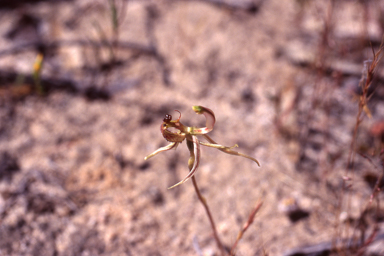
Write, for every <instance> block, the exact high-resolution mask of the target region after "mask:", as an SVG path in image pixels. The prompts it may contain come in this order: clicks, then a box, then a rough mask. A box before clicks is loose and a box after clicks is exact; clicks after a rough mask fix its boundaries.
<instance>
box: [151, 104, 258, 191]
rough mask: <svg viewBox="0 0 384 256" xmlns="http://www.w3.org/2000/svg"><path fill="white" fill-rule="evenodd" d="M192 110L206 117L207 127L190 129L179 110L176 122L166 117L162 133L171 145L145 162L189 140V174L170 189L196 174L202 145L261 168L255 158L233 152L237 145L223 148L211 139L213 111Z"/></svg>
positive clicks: (201, 108)
mask: <svg viewBox="0 0 384 256" xmlns="http://www.w3.org/2000/svg"><path fill="white" fill-rule="evenodd" d="M192 109H193V111H195V112H196V114H202V115H204V117H205V119H206V124H205V125H206V126H205V127H202V128H197V127H188V126H185V125H183V124H182V123H181V122H180V118H181V113H180V112H179V111H177V110H176V111H177V112H179V113H180V116H179V118H178V119H176V120H172V116H171V115H165V118H164V119H163V123H162V124H161V126H160V131H161V133H162V134H163V136H164V138H165V139H166V140H167V141H169V142H171V143H170V144H168V145H167V146H165V147H161V148H159V149H157V150H156V151H154V152H153V153H152V154H149V155H148V156H146V157H145V158H144V160H147V159H149V158H151V157H153V156H155V155H157V154H158V153H161V152H164V151H167V150H170V149H173V148H175V149H176V148H177V146H178V145H179V144H180V143H181V142H183V141H184V140H185V139H186V140H187V146H188V149H189V152H190V157H189V160H188V167H189V173H188V175H187V176H186V177H185V178H184V179H183V180H181V181H180V182H178V183H177V184H175V185H173V186H172V187H169V189H171V188H174V187H176V186H178V185H181V184H183V183H184V182H186V181H187V180H188V179H190V178H191V177H192V176H193V175H194V174H195V173H196V170H197V168H198V166H199V163H200V145H203V146H207V147H212V148H217V149H218V150H220V151H222V152H224V153H227V154H231V155H236V156H242V157H245V158H248V159H251V160H252V161H255V162H256V163H257V165H258V166H260V164H259V162H258V161H257V160H256V159H255V158H253V157H250V156H248V155H245V154H242V153H239V152H236V151H233V150H232V148H235V147H238V145H237V144H236V145H234V146H232V147H227V146H222V145H219V144H217V143H216V142H215V141H214V140H213V139H211V138H210V137H209V136H208V135H207V133H209V132H210V131H212V130H213V126H214V125H215V122H216V119H215V114H214V113H213V111H212V110H210V109H209V108H206V107H202V106H193V107H192ZM197 136H202V137H203V138H204V139H206V140H207V141H208V143H207V142H201V141H199V140H198V138H197Z"/></svg>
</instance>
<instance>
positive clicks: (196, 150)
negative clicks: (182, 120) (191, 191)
mask: <svg viewBox="0 0 384 256" xmlns="http://www.w3.org/2000/svg"><path fill="white" fill-rule="evenodd" d="M187 139H192V141H191V140H187V145H188V148H189V149H190V151H189V152H190V159H189V161H188V165H189V169H190V171H189V173H188V175H187V176H186V177H185V178H184V179H183V180H182V181H180V182H178V183H177V184H175V185H173V186H172V187H169V188H168V189H171V188H174V187H176V186H179V185H181V184H183V183H184V182H186V181H187V180H188V179H189V178H191V177H192V176H193V175H194V174H195V172H196V170H197V167H198V166H199V163H200V145H199V140H198V139H197V137H196V136H193V135H192V136H188V137H187ZM191 144H193V145H191ZM191 149H192V151H191Z"/></svg>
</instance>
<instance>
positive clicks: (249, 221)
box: [230, 202, 263, 256]
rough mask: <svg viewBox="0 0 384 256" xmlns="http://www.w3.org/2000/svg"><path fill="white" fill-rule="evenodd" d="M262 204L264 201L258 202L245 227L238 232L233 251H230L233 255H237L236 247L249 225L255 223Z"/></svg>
mask: <svg viewBox="0 0 384 256" xmlns="http://www.w3.org/2000/svg"><path fill="white" fill-rule="evenodd" d="M262 204H263V202H258V203H257V205H256V207H255V208H254V209H253V211H252V212H251V214H250V215H249V217H248V220H247V222H246V223H245V224H244V226H243V228H242V229H241V230H240V232H239V233H238V234H237V238H236V241H235V243H234V244H233V246H232V248H231V253H230V255H231V256H234V255H235V249H236V246H237V244H238V243H239V241H240V239H241V238H242V237H243V235H244V233H245V231H247V229H248V228H249V226H250V225H251V224H252V223H253V220H254V219H255V215H256V213H257V212H258V211H259V210H260V207H261V205H262Z"/></svg>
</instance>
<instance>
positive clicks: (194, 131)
mask: <svg viewBox="0 0 384 256" xmlns="http://www.w3.org/2000/svg"><path fill="white" fill-rule="evenodd" d="M192 109H193V111H195V112H196V114H200V115H204V117H205V120H206V122H205V127H202V128H196V127H191V130H190V134H191V135H202V134H206V133H209V132H210V131H212V130H213V127H214V126H215V123H216V118H215V113H213V111H212V110H210V109H209V108H206V107H203V106H193V107H192Z"/></svg>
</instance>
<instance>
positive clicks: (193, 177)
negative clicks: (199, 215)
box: [192, 176, 225, 256]
mask: <svg viewBox="0 0 384 256" xmlns="http://www.w3.org/2000/svg"><path fill="white" fill-rule="evenodd" d="M192 182H193V186H194V187H195V191H196V194H197V197H198V198H199V200H200V202H201V203H202V204H203V206H204V209H205V212H206V213H207V215H208V218H209V222H210V223H211V227H212V231H213V236H214V238H215V240H216V244H217V247H218V248H219V250H220V254H221V255H222V256H224V255H225V251H224V247H223V244H222V243H221V240H220V238H219V235H218V233H217V230H216V225H215V222H214V221H213V217H212V214H211V211H210V210H209V207H208V204H207V200H205V198H204V197H203V195H202V194H201V193H200V190H199V187H198V186H197V182H196V178H195V176H192Z"/></svg>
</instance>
